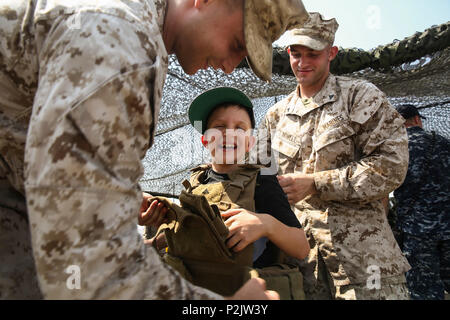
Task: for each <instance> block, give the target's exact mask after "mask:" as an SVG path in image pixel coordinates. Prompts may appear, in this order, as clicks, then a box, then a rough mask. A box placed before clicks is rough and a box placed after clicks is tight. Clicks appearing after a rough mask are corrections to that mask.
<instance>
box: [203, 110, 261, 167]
mask: <svg viewBox="0 0 450 320" xmlns="http://www.w3.org/2000/svg"><path fill="white" fill-rule="evenodd" d="M207 128H208V130H207V131H206V132H205V136H204V139H205V140H206V141H208V146H207V147H208V150H209V151H210V153H211V157H212V158H213V162H214V163H216V164H230V165H232V164H241V163H243V160H244V158H245V154H246V153H247V152H249V151H250V148H251V147H252V146H253V144H254V140H255V138H254V137H253V136H252V124H251V120H250V117H249V115H248V113H247V112H246V111H245V110H243V109H242V108H240V107H238V106H228V107H220V108H217V109H216V110H214V111H213V113H212V114H211V116H210V117H209V120H208V127H207Z"/></svg>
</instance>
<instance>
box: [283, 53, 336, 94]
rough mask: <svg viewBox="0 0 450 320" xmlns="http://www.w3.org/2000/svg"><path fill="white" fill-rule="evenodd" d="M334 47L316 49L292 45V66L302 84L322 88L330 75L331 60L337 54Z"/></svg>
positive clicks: (306, 86) (290, 55) (305, 86)
mask: <svg viewBox="0 0 450 320" xmlns="http://www.w3.org/2000/svg"><path fill="white" fill-rule="evenodd" d="M333 48H334V47H333ZM333 48H326V49H324V50H322V51H316V50H312V49H310V48H308V47H305V46H299V45H295V46H291V47H290V54H289V57H290V63H291V68H292V71H293V72H294V75H295V77H296V78H297V82H298V83H299V84H300V86H303V87H304V88H314V87H319V89H320V87H321V85H323V83H324V82H325V80H326V79H327V77H328V74H329V70H330V69H329V68H330V62H331V60H333V59H334V57H335V56H336V54H335V53H334V51H335V49H333ZM336 53H337V52H336Z"/></svg>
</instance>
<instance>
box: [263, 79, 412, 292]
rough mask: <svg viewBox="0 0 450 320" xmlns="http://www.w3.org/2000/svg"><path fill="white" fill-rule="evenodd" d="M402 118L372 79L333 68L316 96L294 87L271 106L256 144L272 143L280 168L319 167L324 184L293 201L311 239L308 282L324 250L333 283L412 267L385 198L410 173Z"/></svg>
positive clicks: (312, 281)
mask: <svg viewBox="0 0 450 320" xmlns="http://www.w3.org/2000/svg"><path fill="white" fill-rule="evenodd" d="M403 122H404V120H403V119H402V117H401V116H400V115H399V114H398V113H397V112H396V111H395V110H394V109H393V108H392V107H391V106H390V104H389V103H388V101H387V99H386V97H385V95H384V94H383V93H382V92H380V91H379V90H378V89H377V88H376V87H375V86H373V85H372V84H369V83H367V82H364V81H360V80H351V79H349V78H343V77H335V76H333V75H330V76H329V78H328V79H327V81H326V83H325V85H324V87H323V88H322V90H321V91H320V92H318V93H317V94H316V95H315V96H314V97H313V98H311V99H303V100H302V98H301V97H300V96H299V91H298V89H297V90H296V91H294V92H293V93H292V94H290V95H289V96H288V97H287V98H286V99H284V100H282V101H281V102H279V103H278V104H276V105H275V106H273V107H272V108H271V109H269V111H268V113H267V115H266V117H265V119H264V120H263V122H262V124H261V128H260V130H259V146H260V147H261V146H263V145H264V144H266V143H267V144H268V145H269V146H271V147H272V153H273V156H275V157H276V158H277V157H278V160H277V161H278V164H279V170H278V171H279V174H287V173H296V172H298V173H305V174H313V173H314V175H315V183H316V188H317V190H318V191H319V194H318V195H315V196H310V197H307V198H306V199H304V200H302V201H300V202H298V203H297V204H296V205H295V213H296V215H297V217H298V219H299V220H300V223H301V224H302V226H304V229H305V232H306V234H307V236H308V239H309V242H310V246H311V252H310V255H309V257H308V258H307V263H306V265H305V280H306V281H305V286H308V284H309V285H310V286H314V285H315V283H316V279H317V272H318V268H317V266H318V263H317V261H318V253H319V252H320V253H321V255H322V256H323V259H324V261H325V264H326V267H327V269H328V271H329V272H330V274H331V277H332V281H333V284H334V285H335V286H345V285H350V284H364V283H366V281H367V280H368V278H369V277H370V276H372V275H373V273H372V271H374V270H375V271H379V275H380V277H381V278H392V277H398V276H401V275H403V274H404V272H405V271H407V270H408V269H409V264H408V262H407V260H406V259H405V257H404V256H403V255H402V253H401V251H400V248H399V247H398V245H397V243H396V241H395V239H394V237H393V234H392V231H391V229H390V227H389V225H388V222H387V219H386V213H385V211H384V208H383V205H382V202H381V198H383V197H385V196H387V195H388V194H389V192H391V191H392V190H394V189H395V188H397V187H398V186H399V185H400V184H401V183H402V182H403V179H404V178H405V175H406V170H407V167H408V141H407V135H406V130H405V128H404V126H403ZM264 151H265V150H261V152H264ZM403 278H404V277H403Z"/></svg>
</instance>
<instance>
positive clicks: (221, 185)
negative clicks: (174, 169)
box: [155, 165, 304, 300]
mask: <svg viewBox="0 0 450 320" xmlns="http://www.w3.org/2000/svg"><path fill="white" fill-rule="evenodd" d="M209 168H210V167H209V166H200V167H197V168H195V169H193V170H192V174H191V179H190V182H188V181H184V182H183V185H184V186H185V188H186V189H187V190H186V191H182V193H181V195H180V198H179V200H180V205H177V204H174V203H172V202H171V201H169V200H168V199H166V198H162V197H157V199H159V200H160V201H163V202H164V203H165V204H166V206H168V207H169V211H168V214H167V217H168V220H169V222H168V223H166V224H163V225H161V227H160V228H159V230H158V234H160V233H161V232H164V233H165V236H166V240H167V245H168V247H167V249H166V253H165V254H164V255H163V260H164V261H165V262H166V263H168V264H169V265H170V266H172V267H173V268H174V269H175V270H177V271H178V272H179V273H180V274H181V275H182V276H183V277H184V278H186V279H187V280H189V281H191V282H192V283H194V284H195V285H198V286H200V287H204V288H207V289H210V290H212V291H214V292H217V293H219V294H222V295H224V296H230V295H233V294H234V293H235V292H236V291H237V290H238V289H239V288H240V287H241V286H242V285H243V284H244V283H245V282H246V281H247V280H249V279H250V278H251V277H256V276H259V277H262V278H263V279H265V280H266V285H267V288H268V289H270V290H276V291H277V292H278V293H279V294H280V297H281V299H283V300H302V299H304V292H303V277H302V274H301V273H300V271H299V270H298V268H296V267H293V266H288V265H286V264H282V263H279V264H276V265H274V266H270V267H267V268H262V269H254V268H252V264H253V244H251V245H248V246H247V247H246V248H245V249H244V250H242V251H240V252H237V253H236V252H234V251H232V250H230V249H229V248H228V247H227V245H226V240H227V237H228V228H227V227H226V226H225V224H224V222H223V220H222V217H221V215H220V212H221V211H222V212H223V211H227V210H229V209H234V208H244V209H247V210H249V211H252V212H254V211H255V201H254V194H255V187H256V179H257V176H258V172H259V167H257V166H250V165H245V166H241V167H240V168H239V169H238V170H235V171H234V172H232V173H231V174H229V175H228V176H229V178H230V180H229V181H226V182H218V183H212V184H202V183H201V182H200V181H202V175H203V174H205V172H206V171H207V170H208V169H209ZM155 242H156V241H155ZM279 256H280V257H281V255H279ZM280 262H281V261H280Z"/></svg>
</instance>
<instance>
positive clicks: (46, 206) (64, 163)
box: [25, 13, 222, 299]
mask: <svg viewBox="0 0 450 320" xmlns="http://www.w3.org/2000/svg"><path fill="white" fill-rule="evenodd" d="M80 20H81V29H80V30H74V29H69V28H67V27H66V26H65V24H64V23H60V24H58V25H57V26H54V29H53V32H50V34H49V35H48V39H47V41H46V42H45V41H44V43H51V46H48V47H45V46H44V47H43V48H42V50H41V52H40V63H41V72H40V74H39V88H38V92H37V94H36V98H35V103H34V106H33V114H32V119H31V122H30V128H29V134H28V140H27V146H26V151H25V162H26V173H25V176H26V185H25V186H26V194H27V205H28V209H29V217H30V227H31V233H32V246H33V255H34V257H35V261H36V266H37V272H38V277H39V282H40V287H41V290H42V292H43V294H44V296H45V298H48V299H221V298H222V297H220V296H219V295H217V294H214V293H212V292H210V291H208V290H205V289H202V288H199V287H196V286H194V285H192V284H190V283H189V282H187V281H185V280H184V279H183V278H182V277H181V276H180V275H179V274H178V273H176V272H174V271H173V270H172V269H171V268H170V267H168V266H166V265H165V264H164V263H162V261H161V260H160V258H159V256H158V255H157V253H156V251H155V250H154V249H153V248H147V247H145V246H144V245H143V243H142V240H141V238H140V236H139V235H138V232H137V226H136V223H137V213H138V210H139V207H140V203H141V199H142V193H141V190H140V189H139V186H138V180H139V178H140V177H141V175H142V172H143V168H142V164H141V159H142V158H143V157H144V155H145V152H146V150H147V149H148V147H149V145H150V144H151V143H150V140H151V136H152V132H151V127H152V125H154V122H155V119H154V114H153V112H152V110H153V108H155V104H156V103H159V101H155V99H154V97H155V96H154V94H155V92H156V91H158V90H159V89H160V87H159V86H158V83H161V85H162V82H163V79H164V78H163V76H162V75H161V74H160V72H161V70H164V65H163V64H162V61H161V58H160V57H158V56H155V55H154V52H156V51H155V50H154V48H155V47H156V45H158V44H155V43H154V42H151V41H152V40H151V38H146V39H145V41H143V40H142V37H143V35H144V34H145V33H144V32H136V29H135V25H136V24H132V23H129V22H127V21H124V20H121V19H120V18H117V17H113V16H109V15H101V14H95V13H90V14H89V13H86V14H85V16H82V17H81V18H80ZM147 32H148V34H150V35H151V30H147ZM113 48H115V49H114V50H113ZM152 52H153V53H152ZM152 54H153V55H154V56H153V57H152ZM164 72H165V70H164Z"/></svg>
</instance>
